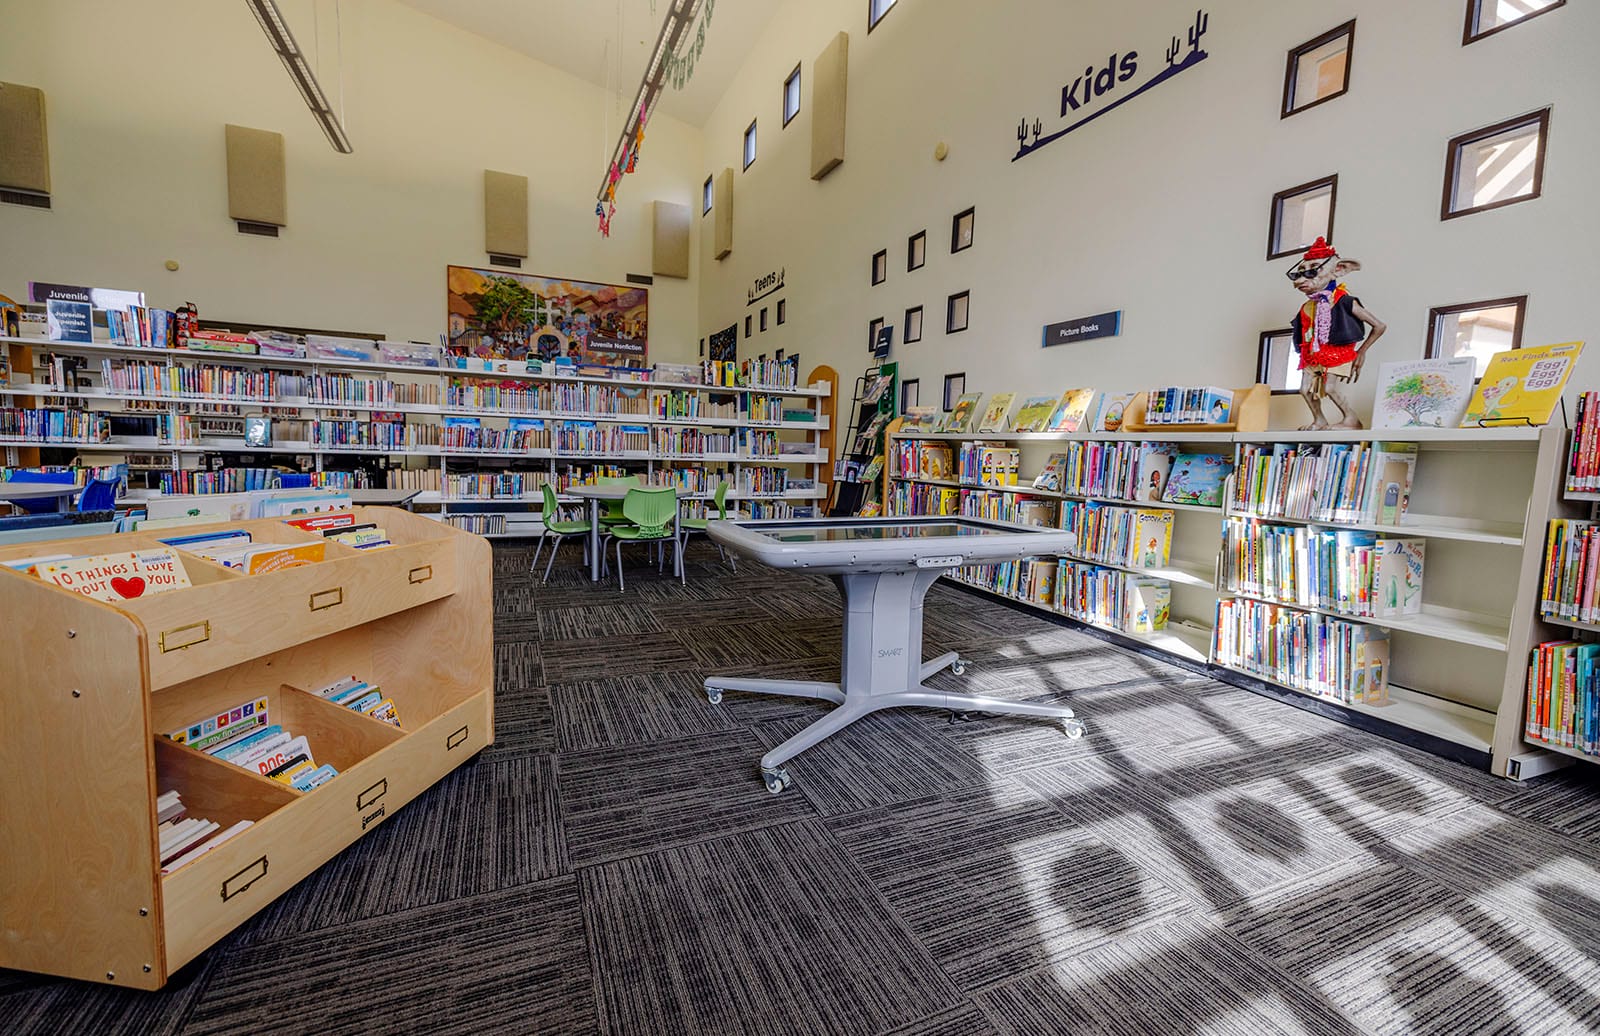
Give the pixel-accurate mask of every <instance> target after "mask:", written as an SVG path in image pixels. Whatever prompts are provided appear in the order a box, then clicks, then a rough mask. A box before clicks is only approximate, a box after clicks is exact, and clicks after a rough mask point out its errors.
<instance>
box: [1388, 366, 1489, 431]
mask: <svg viewBox="0 0 1600 1036" xmlns="http://www.w3.org/2000/svg"><path fill="white" fill-rule="evenodd" d="M1473 370H1474V364H1473V362H1472V359H1471V357H1467V356H1458V357H1456V358H1454V359H1444V360H1403V361H1399V362H1395V363H1386V364H1384V365H1383V366H1381V367H1379V368H1378V393H1377V395H1376V396H1375V397H1374V398H1373V402H1372V427H1374V428H1455V427H1458V426H1459V425H1460V424H1461V415H1462V414H1464V413H1466V412H1467V402H1468V400H1470V399H1471V398H1472V375H1473Z"/></svg>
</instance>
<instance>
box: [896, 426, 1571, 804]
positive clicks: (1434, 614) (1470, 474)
mask: <svg viewBox="0 0 1600 1036" xmlns="http://www.w3.org/2000/svg"><path fill="white" fill-rule="evenodd" d="M890 436H891V441H892V442H899V441H906V440H936V441H944V442H951V443H957V444H959V443H972V442H979V443H989V444H993V445H996V446H1005V447H1012V448H1016V449H1018V450H1019V451H1020V452H1021V456H1022V465H1021V469H1020V471H1019V477H1018V484H1016V485H1011V486H982V485H975V484H964V483H963V482H962V481H961V480H960V479H959V478H953V479H942V480H941V479H925V478H922V477H920V475H918V474H916V473H909V472H900V471H898V470H894V464H893V463H892V462H891V463H890V464H886V465H885V468H886V470H885V474H884V478H885V488H884V495H885V499H886V500H890V501H894V502H895V503H897V504H899V505H900V506H899V507H898V508H896V509H894V510H891V513H912V512H910V511H908V510H907V509H906V508H905V506H904V504H905V501H906V499H907V495H908V494H905V493H901V494H898V495H897V494H896V492H895V487H896V485H897V484H907V485H911V484H917V483H931V484H934V485H940V486H944V487H947V488H954V489H955V490H956V491H957V492H960V493H961V494H962V498H963V499H965V498H966V495H967V494H969V493H973V492H988V493H999V494H1007V495H1015V496H1016V497H1019V498H1024V497H1025V498H1033V499H1040V500H1054V501H1073V500H1076V501H1100V502H1103V503H1106V504H1108V505H1113V506H1123V507H1133V508H1149V509H1158V510H1167V511H1171V512H1172V515H1173V519H1172V545H1171V556H1170V558H1169V559H1168V560H1167V562H1166V563H1165V564H1164V565H1162V566H1160V567H1158V568H1135V567H1129V566H1123V565H1116V564H1106V563H1105V562H1103V561H1096V560H1094V559H1093V558H1092V557H1088V556H1080V557H1070V558H1065V560H1069V561H1074V562H1078V563H1081V564H1083V565H1093V566H1098V567H1100V568H1110V569H1116V570H1120V571H1124V572H1130V573H1136V574H1138V575H1143V576H1150V577H1154V578H1158V579H1163V580H1166V581H1168V583H1169V584H1170V593H1171V604H1170V618H1169V620H1168V624H1167V626H1166V628H1165V629H1162V630H1157V631H1155V632H1142V633H1132V632H1127V631H1125V630H1123V629H1119V628H1116V626H1114V625H1106V624H1103V623H1096V622H1092V621H1085V620H1084V619H1082V618H1077V617H1073V616H1072V615H1069V614H1066V613H1065V612H1063V611H1060V610H1058V609H1057V608H1056V607H1055V606H1054V605H1053V604H1051V603H1046V602H1039V601H1028V600H1018V599H1017V598H1015V597H1011V598H1010V601H1011V603H1013V604H1015V605H1018V606H1021V607H1026V608H1034V609H1038V610H1042V611H1045V612H1049V613H1051V614H1053V615H1056V616H1059V617H1060V618H1061V619H1062V621H1065V622H1068V623H1071V624H1073V625H1077V626H1079V627H1082V628H1085V629H1086V630H1091V631H1093V632H1094V634H1095V635H1096V636H1101V637H1103V638H1105V639H1109V640H1112V641H1113V642H1117V643H1121V644H1123V645H1125V646H1128V647H1131V648H1134V649H1136V650H1140V651H1145V652H1150V653H1154V654H1155V655H1157V656H1158V657H1162V658H1165V659H1166V660H1168V661H1172V662H1174V663H1176V664H1179V665H1183V666H1185V667H1188V668H1191V669H1194V670H1195V671H1199V672H1204V673H1207V674H1209V675H1211V676H1213V677H1215V678H1217V679H1219V680H1222V681H1225V682H1228V683H1232V684H1235V685H1237V686H1241V687H1245V688H1247V689H1250V690H1253V691H1256V692H1258V693H1262V694H1266V695H1268V696H1271V697H1275V698H1278V699H1280V700H1284V701H1287V702H1290V703H1291V704H1295V705H1298V706H1300V707H1303V708H1307V709H1310V710H1311V711H1315V712H1318V713H1320V714H1323V715H1327V716H1330V717H1333V718H1336V719H1339V720H1342V721H1344V722H1348V723H1351V724H1352V725H1356V726H1361V727H1363V728H1366V729H1370V730H1374V731H1376V732H1378V733H1382V734H1385V735H1386V736H1390V737H1393V738H1395V739H1397V740H1402V741H1405V742H1407V743H1412V744H1416V745H1418V746H1420V747H1423V748H1426V749H1428V750H1430V751H1433V752H1436V753H1438V754H1440V755H1444V756H1447V757H1450V758H1454V759H1457V760H1459V761H1462V762H1465V763H1468V764H1470V765H1474V766H1477V767H1480V768H1482V769H1486V770H1489V771H1491V772H1493V773H1495V774H1498V775H1500V776H1505V777H1511V778H1518V779H1521V778H1527V777H1531V776H1534V775H1536V774H1538V773H1542V772H1545V771H1547V770H1549V769H1552V768H1554V766H1555V765H1557V764H1558V762H1559V760H1557V759H1556V757H1555V756H1553V755H1551V754H1550V753H1548V752H1546V751H1543V749H1544V748H1545V746H1544V745H1542V744H1535V743H1533V742H1531V741H1529V740H1527V739H1525V738H1524V736H1523V728H1522V721H1523V710H1524V707H1525V706H1524V692H1525V686H1526V678H1527V660H1528V657H1529V652H1530V651H1531V650H1532V648H1533V647H1534V646H1535V645H1536V644H1537V643H1538V642H1539V641H1540V640H1541V639H1548V637H1547V636H1546V634H1548V632H1549V629H1550V627H1547V626H1545V625H1544V624H1543V623H1542V622H1541V621H1540V618H1539V614H1538V603H1539V602H1538V595H1539V590H1540V585H1539V581H1540V570H1541V562H1542V557H1543V551H1544V529H1545V523H1546V519H1547V518H1548V517H1549V516H1550V515H1551V514H1552V512H1553V509H1554V508H1555V507H1556V506H1557V505H1558V504H1559V500H1560V487H1561V474H1562V471H1561V467H1562V462H1563V460H1564V433H1563V431H1562V430H1561V429H1559V428H1485V429H1462V430H1457V429H1416V430H1405V431H1401V430H1383V431H1348V430H1328V431H1318V432H1311V431H1254V432H1252V431H1217V430H1211V429H1205V430H1193V431H1190V430H1182V429H1173V430H1165V429H1163V430H1159V431H1152V432H1118V433H1092V432H1077V433H1024V434H1017V433H1001V434H978V433H962V434H949V433H933V434H930V433H925V432H918V431H906V430H903V429H902V428H901V427H900V426H899V425H896V426H894V427H892V428H891V432H890ZM1073 441H1077V442H1099V443H1104V444H1112V443H1118V442H1130V441H1131V442H1140V443H1176V444H1177V446H1178V448H1179V449H1180V450H1181V451H1183V452H1191V453H1219V454H1223V455H1225V456H1229V457H1230V458H1231V459H1232V460H1233V461H1234V462H1237V460H1238V458H1239V456H1240V455H1241V452H1242V451H1244V450H1245V449H1246V448H1247V447H1250V446H1258V447H1259V446H1267V447H1270V446H1271V445H1272V444H1274V443H1289V444H1314V443H1327V444H1347V445H1351V444H1368V445H1370V444H1375V443H1380V442H1381V443H1401V444H1415V447H1416V449H1417V460H1416V468H1415V475H1414V479H1413V482H1412V486H1411V491H1410V507H1409V508H1408V509H1407V511H1406V512H1405V513H1404V514H1403V515H1402V516H1400V518H1399V519H1398V520H1397V521H1394V522H1390V523H1371V522H1369V523H1357V522H1333V521H1313V520H1310V519H1305V518H1279V517H1270V516H1266V515H1261V516H1255V515H1248V514H1241V513H1239V512H1236V511H1235V510H1234V509H1233V506H1232V497H1233V492H1232V490H1233V488H1234V487H1233V481H1232V477H1231V476H1230V479H1229V481H1228V483H1227V485H1226V487H1225V491H1224V494H1223V499H1222V504H1221V506H1217V507H1205V506H1199V505H1194V504H1174V503H1159V502H1135V501H1130V500H1127V499H1123V498H1119V497H1115V496H1091V495H1085V494H1074V493H1071V492H1047V491H1043V490H1035V489H1032V488H1031V486H1030V483H1031V482H1032V478H1033V475H1034V474H1036V473H1037V472H1038V471H1039V470H1040V469H1041V468H1042V467H1043V463H1044V459H1045V458H1046V457H1047V456H1048V455H1049V454H1050V453H1051V452H1059V451H1060V450H1061V449H1062V448H1063V444H1065V443H1068V442H1073ZM957 513H959V510H958V511H957ZM1234 517H1259V520H1260V521H1261V522H1263V523H1271V524H1275V525H1283V526H1306V527H1314V528H1318V529H1329V530H1359V531H1364V532H1372V533H1377V534H1379V535H1381V536H1390V537H1409V538H1417V539H1420V540H1422V541H1424V543H1425V551H1426V567H1425V576H1426V578H1425V579H1424V581H1423V588H1422V607H1421V611H1420V612H1418V613H1414V614H1408V615H1403V616H1392V617H1386V618H1378V617H1359V616H1353V615H1350V614H1347V613H1344V612H1336V611H1328V610H1325V609H1319V608H1315V607H1299V606H1296V605H1289V604H1284V603H1283V602H1282V601H1281V600H1275V599H1272V598H1270V597H1268V596H1261V595H1259V594H1258V595H1254V596H1253V595H1251V594H1249V593H1246V592H1241V591H1238V590H1234V589H1230V588H1229V587H1228V585H1227V581H1226V579H1225V576H1224V565H1223V564H1222V562H1223V560H1224V559H1223V557H1222V553H1221V552H1222V548H1223V535H1224V527H1225V525H1226V523H1227V521H1228V519H1230V518H1234ZM1057 520H1059V513H1058V518H1057ZM949 578H951V579H952V580H953V581H955V582H957V583H960V584H963V585H965V586H967V587H968V588H970V589H975V590H978V591H982V592H989V593H994V591H993V590H990V589H989V588H987V587H986V586H984V585H982V584H981V583H974V582H973V581H972V579H971V578H969V573H968V571H967V570H956V571H953V572H952V573H951V574H950V576H949ZM1002 596H1005V595H1002ZM1233 600H1255V601H1260V602H1262V603H1269V604H1274V605H1276V606H1277V607H1279V608H1288V609H1293V610H1295V611H1299V612H1305V613H1308V614H1311V615H1313V616H1316V615H1322V616H1327V617H1330V618H1334V619H1337V620H1340V621H1344V622H1351V623H1358V624H1363V625H1368V626H1374V627H1378V628H1379V629H1380V630H1382V631H1383V632H1384V633H1385V634H1386V635H1387V636H1388V638H1389V641H1390V645H1391V657H1390V660H1389V663H1388V678H1389V688H1390V693H1389V701H1388V703H1387V704H1382V705H1377V704H1366V703H1364V702H1362V701H1359V700H1357V701H1354V702H1347V701H1341V700H1338V699H1337V698H1335V697H1332V696H1328V695H1324V694H1318V693H1315V692H1314V691H1313V690H1311V689H1309V688H1307V687H1301V686H1296V685H1295V684H1294V683H1293V682H1288V681H1286V680H1279V679H1274V678H1273V675H1271V674H1272V672H1273V670H1272V668H1271V667H1269V666H1265V665H1256V666H1248V667H1236V666H1234V665H1229V664H1226V663H1225V662H1224V661H1222V660H1221V659H1220V658H1219V652H1218V645H1217V638H1216V622H1217V618H1218V616H1219V615H1220V614H1221V612H1222V604H1223V603H1224V602H1227V601H1233Z"/></svg>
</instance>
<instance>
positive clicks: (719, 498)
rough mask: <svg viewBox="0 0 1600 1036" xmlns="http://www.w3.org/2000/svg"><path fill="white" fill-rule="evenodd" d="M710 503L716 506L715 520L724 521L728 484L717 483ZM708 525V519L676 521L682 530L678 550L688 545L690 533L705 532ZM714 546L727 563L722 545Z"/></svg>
mask: <svg viewBox="0 0 1600 1036" xmlns="http://www.w3.org/2000/svg"><path fill="white" fill-rule="evenodd" d="M711 502H712V503H713V504H715V505H716V506H717V520H719V521H726V520H727V518H728V483H727V482H726V481H723V482H718V483H717V488H716V491H715V492H714V493H712V494H711ZM709 524H711V519H710V518H680V519H678V528H680V529H682V530H683V539H682V543H680V544H679V547H680V549H682V548H683V547H687V546H688V545H689V536H690V534H691V533H696V532H705V531H706V526H707V525H709ZM716 546H717V556H718V557H720V558H722V560H723V561H727V560H728V555H727V554H725V553H723V551H722V544H720V543H719V544H717V545H716ZM734 571H736V572H737V571H738V567H737V566H735V567H734Z"/></svg>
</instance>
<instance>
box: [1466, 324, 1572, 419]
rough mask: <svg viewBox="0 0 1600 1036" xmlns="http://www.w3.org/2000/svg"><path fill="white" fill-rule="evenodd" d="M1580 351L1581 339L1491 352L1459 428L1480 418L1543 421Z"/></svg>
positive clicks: (1551, 408) (1557, 397)
mask: <svg viewBox="0 0 1600 1036" xmlns="http://www.w3.org/2000/svg"><path fill="white" fill-rule="evenodd" d="M1582 353H1583V343H1582V342H1563V343H1562V344H1560V345H1535V346H1530V347H1528V348H1526V349H1512V350H1510V351H1509V352H1503V353H1495V354H1494V355H1493V356H1491V357H1490V358H1489V367H1488V369H1487V370H1485V371H1484V372H1483V379H1482V380H1481V381H1479V382H1478V388H1477V391H1475V392H1473V394H1472V401H1471V402H1470V403H1468V404H1467V412H1466V413H1465V414H1464V415H1462V418H1461V427H1463V428H1471V427H1474V426H1476V425H1477V424H1478V423H1479V422H1480V421H1484V422H1491V423H1500V422H1504V423H1508V424H1518V423H1523V422H1525V423H1527V424H1533V425H1542V424H1546V423H1548V422H1549V420H1550V413H1551V411H1553V410H1554V409H1555V406H1556V403H1557V401H1559V400H1560V399H1561V390H1562V389H1563V388H1564V387H1566V384H1567V378H1568V376H1569V375H1571V374H1572V367H1573V365H1574V364H1575V363H1577V362H1578V357H1579V356H1580V355H1582Z"/></svg>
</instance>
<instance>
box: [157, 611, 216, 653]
mask: <svg viewBox="0 0 1600 1036" xmlns="http://www.w3.org/2000/svg"><path fill="white" fill-rule="evenodd" d="M184 634H188V636H184ZM210 639H211V620H210V619H201V620H200V621H199V622H191V623H189V624H188V625H187V626H174V627H173V628H172V629H169V630H165V631H164V632H162V634H161V636H159V637H157V638H156V643H157V644H159V645H160V647H161V653H162V654H163V655H164V654H166V653H167V652H169V651H182V650H183V649H184V648H191V647H194V646H195V645H196V644H204V643H205V642H206V641H208V640H210Z"/></svg>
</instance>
